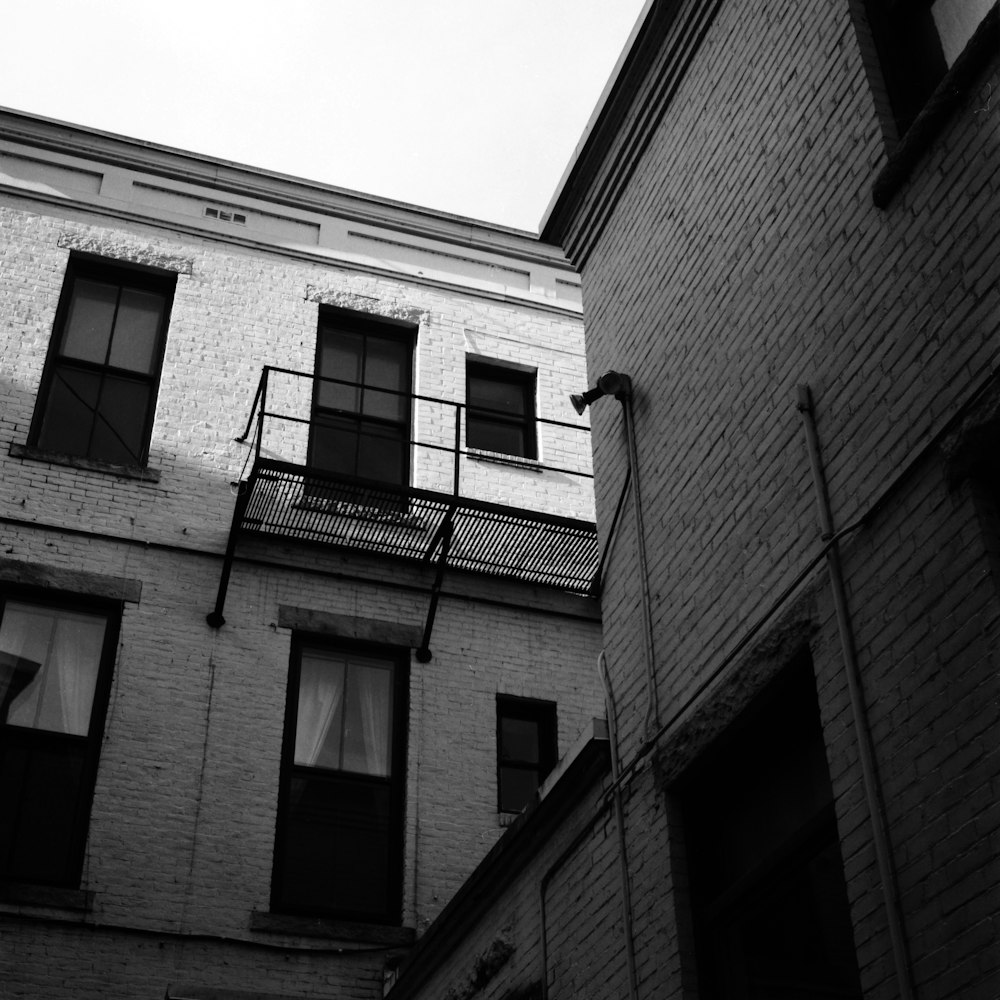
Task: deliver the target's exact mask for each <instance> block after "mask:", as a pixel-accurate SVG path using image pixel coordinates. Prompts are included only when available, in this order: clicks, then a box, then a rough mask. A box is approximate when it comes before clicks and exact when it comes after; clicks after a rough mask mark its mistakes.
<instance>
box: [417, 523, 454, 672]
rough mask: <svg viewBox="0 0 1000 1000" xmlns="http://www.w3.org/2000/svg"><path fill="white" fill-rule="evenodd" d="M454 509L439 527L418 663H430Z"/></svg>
mask: <svg viewBox="0 0 1000 1000" xmlns="http://www.w3.org/2000/svg"><path fill="white" fill-rule="evenodd" d="M454 520H455V508H454V507H452V508H451V509H450V510H449V511H448V513H447V515H446V516H445V519H444V522H443V523H442V525H441V529H440V531H441V552H440V554H439V555H438V560H437V572H436V573H435V574H434V583H433V584H432V585H431V603H430V606H429V607H428V609H427V621H426V623H425V624H424V636H423V639H421V641H420V646H419V648H418V649H417V651H416V657H417V661H418V662H419V663H430V661H431V632H432V631H433V630H434V618H435V617H436V615H437V606H438V600H439V599H440V597H441V584H442V582H443V580H444V571H445V569H446V568H447V566H448V550H449V549H450V548H451V539H452V535H453V534H454Z"/></svg>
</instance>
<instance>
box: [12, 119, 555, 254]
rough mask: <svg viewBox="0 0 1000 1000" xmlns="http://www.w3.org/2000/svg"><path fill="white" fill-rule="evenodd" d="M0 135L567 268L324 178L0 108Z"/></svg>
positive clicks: (501, 229) (490, 228) (466, 222)
mask: <svg viewBox="0 0 1000 1000" xmlns="http://www.w3.org/2000/svg"><path fill="white" fill-rule="evenodd" d="M0 137H3V138H5V139H8V140H10V141H12V142H17V143H21V144H22V145H25V146H29V147H34V148H36V149H43V150H49V151H51V152H55V153H60V154H63V155H69V156H77V157H80V158H82V159H89V160H94V161H97V162H101V163H106V164H111V165H114V166H122V167H127V168H131V169H133V170H137V171H141V172H142V173H145V174H148V175H152V176H157V177H162V178H168V179H171V180H175V181H183V182H186V183H190V184H195V185H199V186H201V187H206V188H210V189H214V190H216V191H219V192H224V193H226V194H228V195H232V196H236V197H247V198H255V199H260V200H262V201H267V202H270V203H272V204H274V205H281V206H284V207H288V208H295V209H300V210H306V211H311V212H318V213H320V214H324V215H330V216H334V217H336V218H339V219H344V220H347V221H350V222H355V223H365V224H369V225H374V226H378V227H380V228H383V229H390V230H394V231H396V232H400V233H406V234H408V235H412V236H418V237H423V238H426V239H432V240H435V241H438V242H442V243H447V244H452V245H455V246H460V247H465V248H470V249H474V250H479V251H482V252H486V253H494V254H502V255H504V256H507V257H510V258H514V259H520V260H525V261H529V262H532V263H539V264H544V265H546V266H548V267H553V268H561V269H565V270H567V271H572V268H571V266H570V265H569V263H568V262H567V261H566V259H565V257H564V255H563V253H562V251H561V250H560V249H559V247H557V246H552V245H549V244H547V243H546V242H545V241H543V240H541V239H540V237H539V236H537V235H535V234H534V233H529V232H527V231H524V230H520V229H513V228H509V227H506V226H500V225H495V224H492V223H486V222H480V221H477V220H475V219H469V218H466V217H464V216H460V215H452V214H450V213H447V212H438V211H435V210H432V209H428V208H422V207H420V206H417V205H410V204H407V203H405V202H400V201H393V200H392V199H388V198H380V197H377V196H374V195H368V194H364V193H362V192H358V191H350V190H348V189H346V188H339V187H336V186H334V185H331V184H322V183H320V182H318V181H310V180H306V179H304V178H299V177H293V176H291V175H288V174H281V173H277V172H274V171H268V170H263V169H260V168H257V167H251V166H247V165H245V164H239V163H233V162H231V161H228V160H222V159H218V158H215V157H210V156H204V155H202V154H199V153H192V152H188V151H186V150H181V149H175V148H173V147H170V146H163V145H159V144H157V143H152V142H145V141H143V140H140V139H132V138H129V137H128V136H121V135H115V134H113V133H110V132H102V131H99V130H97V129H91V128H85V127H83V126H79V125H73V124H70V123H68V122H61V121H57V120H55V119H50V118H43V117H41V116H38V115H31V114H27V113H25V112H22V111H17V110H14V109H11V108H4V107H0Z"/></svg>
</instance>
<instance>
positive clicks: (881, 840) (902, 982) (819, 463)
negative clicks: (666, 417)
mask: <svg viewBox="0 0 1000 1000" xmlns="http://www.w3.org/2000/svg"><path fill="white" fill-rule="evenodd" d="M797 407H798V410H799V412H800V413H801V414H802V422H803V424H804V425H805V431H806V444H807V446H808V449H809V464H810V466H811V468H812V476H813V484H814V486H815V488H816V501H817V504H818V506H819V520H820V527H821V530H822V538H823V540H824V541H826V540H828V539H833V538H834V531H833V516H832V514H831V510H830V495H829V491H828V489H827V485H826V475H825V473H824V470H823V460H822V457H821V455H820V448H819V436H818V434H817V433H816V414H815V411H814V409H813V402H812V392H811V391H810V389H809V386H807V385H800V386H799V387H798V404H797ZM826 562H827V569H828V570H829V574H830V590H831V592H832V595H833V603H834V606H835V608H836V612H837V628H838V631H839V632H840V644H841V649H842V651H843V657H844V672H845V674H846V677H847V688H848V691H849V692H850V697H851V717H852V721H853V724H854V735H855V739H856V742H857V746H858V755H859V757H860V759H861V777H862V784H863V786H864V792H865V802H866V804H867V807H868V814H869V816H870V818H871V824H872V840H873V844H874V847H875V859H876V863H877V865H878V872H879V881H880V882H881V887H882V898H883V901H884V903H885V910H886V922H887V923H888V926H889V939H890V942H891V944H892V955H893V964H894V965H895V970H896V981H897V984H898V986H899V995H900V997H901V998H902V1000H913V997H914V991H913V982H912V976H911V972H910V962H909V956H908V955H907V950H906V935H905V932H904V928H903V917H902V912H901V909H900V905H899V890H898V886H897V883H896V872H895V867H894V865H893V859H892V846H891V844H890V842H889V835H888V829H887V823H886V816H885V804H884V802H883V799H882V793H881V788H880V786H879V780H878V771H877V768H876V763H875V751H874V744H873V741H872V734H871V727H870V726H869V724H868V710H867V708H866V706H865V699H864V691H863V690H862V687H861V674H860V671H859V669H858V658H857V648H856V646H855V642H854V633H853V629H852V627H851V618H850V612H849V610H848V607H847V594H846V589H845V587H844V574H843V568H842V566H841V562H840V550H839V547H838V546H837V544H836V541H833V542H832V543H831V544H830V545H829V547H828V549H827V553H826Z"/></svg>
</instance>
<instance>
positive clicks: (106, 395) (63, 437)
mask: <svg viewBox="0 0 1000 1000" xmlns="http://www.w3.org/2000/svg"><path fill="white" fill-rule="evenodd" d="M174 283H175V278H173V277H172V276H171V277H164V276H161V275H158V274H156V275H154V274H151V273H149V272H145V271H140V270H133V269H131V268H124V267H114V266H111V265H104V264H100V263H94V262H90V261H82V260H71V261H70V264H69V268H68V270H67V272H66V280H65V283H64V285H63V292H62V297H61V299H60V301H59V309H58V312H57V315H56V325H55V331H54V333H53V337H52V343H51V346H50V348H49V357H48V360H47V362H46V366H45V373H44V375H43V378H42V385H41V391H40V393H39V399H38V404H37V406H36V408H35V416H34V421H33V423H32V430H31V443H32V444H33V445H35V446H36V447H38V448H39V449H41V450H43V451H47V452H52V453H55V454H60V455H70V456H74V457H78V458H86V459H91V460H94V461H99V462H108V463H112V464H115V465H128V466H141V465H144V464H145V462H146V457H147V453H148V450H149V438H150V434H151V432H152V425H153V412H154V407H155V404H156V390H157V383H158V381H159V373H160V363H161V360H162V358H163V345H164V341H165V339H166V331H167V322H168V320H169V316H170V305H171V301H172V297H173V289H174Z"/></svg>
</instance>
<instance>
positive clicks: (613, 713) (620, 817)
mask: <svg viewBox="0 0 1000 1000" xmlns="http://www.w3.org/2000/svg"><path fill="white" fill-rule="evenodd" d="M597 672H598V674H600V677H601V683H602V684H603V685H604V703H605V705H606V707H607V713H608V743H609V745H610V750H611V780H612V782H613V787H614V796H613V798H614V807H615V826H616V827H617V829H618V862H619V867H620V876H621V883H622V933H623V935H624V937H625V960H626V963H627V965H628V995H629V997H631V1000H639V983H638V977H637V975H636V965H635V938H634V935H633V933H632V890H631V888H630V886H629V876H628V847H627V845H626V843H625V810H624V808H623V807H622V790H621V786H620V785H619V784H618V775H619V772H620V770H621V767H620V763H619V760H618V710H617V708H616V706H615V693H614V690H613V689H612V687H611V678H610V677H609V676H608V661H607V657H606V656H605V653H604V650H603V649H602V650H601V653H600V656H598V657H597Z"/></svg>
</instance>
